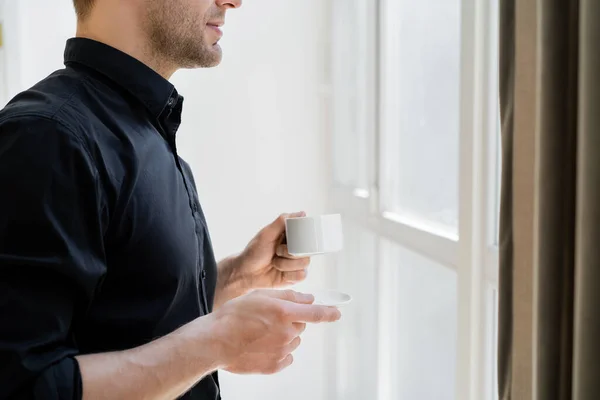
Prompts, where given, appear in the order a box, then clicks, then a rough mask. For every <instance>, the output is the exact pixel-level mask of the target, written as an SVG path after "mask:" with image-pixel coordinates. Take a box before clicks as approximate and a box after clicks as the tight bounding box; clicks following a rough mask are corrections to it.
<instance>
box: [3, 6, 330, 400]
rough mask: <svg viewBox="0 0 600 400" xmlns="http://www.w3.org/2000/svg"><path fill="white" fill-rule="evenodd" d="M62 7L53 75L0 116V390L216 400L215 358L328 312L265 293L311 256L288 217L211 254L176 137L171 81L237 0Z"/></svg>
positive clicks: (238, 368)
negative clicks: (224, 252)
mask: <svg viewBox="0 0 600 400" xmlns="http://www.w3.org/2000/svg"><path fill="white" fill-rule="evenodd" d="M74 2H75V7H76V10H77V14H78V29H77V37H76V38H73V39H70V40H69V41H68V43H67V45H66V50H65V69H62V70H59V71H56V72H55V73H53V74H52V75H51V76H49V77H48V78H46V79H44V80H43V81H41V82H39V83H38V84H36V85H35V86H34V87H33V88H31V89H30V90H27V91H25V92H23V93H21V94H19V95H18V96H16V98H14V99H13V100H12V101H11V102H10V103H9V105H7V107H6V108H5V109H4V110H2V111H1V112H0V188H1V195H0V398H1V399H56V400H58V399H60V400H66V399H81V398H83V399H85V400H93V399H175V398H183V399H202V400H204V399H210V400H214V399H218V398H220V395H219V384H218V377H217V373H216V371H217V370H219V369H224V370H228V371H231V372H233V373H263V374H270V373H275V372H277V371H280V370H282V369H283V368H286V367H287V366H289V365H290V364H291V363H292V356H291V353H292V352H293V351H294V350H295V349H296V348H297V347H298V345H299V344H300V339H299V336H300V334H301V333H302V331H303V330H304V329H305V323H316V322H329V321H336V320H338V319H339V318H340V314H339V311H338V310H336V309H333V308H328V307H321V306H317V305H314V304H312V302H313V301H314V299H313V298H312V296H310V295H305V294H301V293H297V292H293V291H279V290H273V289H275V288H279V287H282V286H285V285H288V284H292V283H295V282H299V281H301V280H303V279H304V278H305V276H306V268H307V266H308V261H309V260H308V259H293V258H291V257H289V254H288V253H287V251H286V248H285V245H281V241H282V240H281V239H282V236H283V233H284V220H285V218H286V215H282V216H281V217H279V218H277V220H276V221H274V222H273V223H271V224H270V225H268V226H266V227H265V228H264V229H263V230H261V231H260V232H259V233H258V234H257V236H256V237H255V238H254V239H253V240H252V241H251V242H250V243H249V245H248V246H247V247H246V248H245V249H244V250H243V251H242V252H241V253H240V254H239V255H238V256H232V257H230V258H227V259H225V260H223V261H221V262H220V263H218V264H217V263H216V261H215V259H214V255H213V251H212V247H211V242H210V238H209V234H208V230H207V228H206V221H205V218H204V215H203V212H202V209H201V208H200V206H199V203H198V197H197V192H196V186H195V183H194V179H193V177H192V173H191V171H190V168H189V166H188V165H187V164H186V163H185V162H184V161H183V160H182V159H181V158H179V157H178V156H177V149H176V141H175V134H176V131H177V128H178V126H179V124H180V121H181V112H182V107H183V98H182V97H181V96H180V95H179V94H178V93H177V91H176V90H175V88H174V87H173V86H172V85H171V84H170V83H169V82H168V78H169V77H170V76H171V75H172V74H173V73H174V72H175V71H176V70H177V69H179V68H196V67H212V66H216V65H217V64H219V62H220V60H221V49H220V47H219V45H218V41H219V39H220V37H221V31H220V29H219V27H220V26H221V25H222V24H223V23H224V20H225V13H226V11H227V10H229V9H234V8H237V7H240V6H241V0H126V1H124V0H75V1H74ZM253 289H261V290H257V291H253ZM250 291H252V292H250ZM249 292H250V293H249Z"/></svg>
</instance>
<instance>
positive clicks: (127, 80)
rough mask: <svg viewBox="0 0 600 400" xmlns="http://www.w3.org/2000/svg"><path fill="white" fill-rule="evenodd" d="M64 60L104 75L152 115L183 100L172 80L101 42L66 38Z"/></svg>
mask: <svg viewBox="0 0 600 400" xmlns="http://www.w3.org/2000/svg"><path fill="white" fill-rule="evenodd" d="M64 60H65V65H67V66H68V65H69V64H70V63H79V64H82V65H85V66H86V67H88V68H92V69H94V70H96V71H97V72H99V73H101V74H103V75H105V76H106V77H108V78H109V79H111V80H112V81H114V82H115V83H116V84H118V85H119V86H121V87H123V88H124V89H126V90H127V91H128V92H129V93H131V94H132V95H133V96H134V97H136V98H137V99H138V100H139V101H141V102H142V103H143V104H144V105H145V106H146V108H147V109H148V111H149V112H150V113H151V114H152V115H153V116H154V117H155V118H158V117H159V116H160V115H161V113H162V112H163V110H165V108H167V107H173V106H174V105H176V104H180V103H181V102H182V100H183V98H182V97H181V96H179V94H178V93H177V90H176V89H175V87H174V86H173V84H172V83H170V82H169V81H168V80H167V79H165V78H163V77H162V76H161V75H160V74H158V73H157V72H156V71H154V70H153V69H152V68H150V67H148V66H147V65H146V64H144V63H142V62H141V61H139V60H137V59H135V58H134V57H132V56H130V55H128V54H127V53H124V52H122V51H120V50H118V49H116V48H114V47H111V46H109V45H106V44H104V43H101V42H98V41H95V40H92V39H87V38H71V39H69V40H67V44H66V48H65V55H64Z"/></svg>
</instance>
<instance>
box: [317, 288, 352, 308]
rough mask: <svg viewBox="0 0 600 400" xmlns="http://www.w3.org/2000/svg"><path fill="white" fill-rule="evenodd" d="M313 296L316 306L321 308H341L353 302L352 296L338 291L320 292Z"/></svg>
mask: <svg viewBox="0 0 600 400" xmlns="http://www.w3.org/2000/svg"><path fill="white" fill-rule="evenodd" d="M313 296H315V302H314V304H316V305H321V306H329V307H339V306H343V305H345V304H348V303H350V302H351V301H352V296H350V295H349V294H346V293H342V292H338V291H337V290H319V291H316V292H313Z"/></svg>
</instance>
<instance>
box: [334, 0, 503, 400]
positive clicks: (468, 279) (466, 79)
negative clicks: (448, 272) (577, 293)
mask: <svg viewBox="0 0 600 400" xmlns="http://www.w3.org/2000/svg"><path fill="white" fill-rule="evenodd" d="M386 1H390V0H373V1H364V0H362V2H363V3H368V4H369V6H367V9H366V10H365V9H363V10H365V11H366V17H365V18H366V19H367V20H368V21H369V22H368V25H367V27H366V28H367V31H368V32H367V35H368V36H367V37H368V39H367V40H368V43H370V44H371V46H370V48H371V49H372V50H371V54H370V55H371V56H372V58H371V59H372V60H373V61H372V62H371V63H370V64H369V68H368V69H367V71H366V72H367V75H368V80H367V82H368V84H367V85H366V86H367V87H368V88H369V90H368V92H367V93H365V96H367V97H368V98H370V99H371V100H372V101H370V102H369V101H367V102H364V101H363V104H371V105H372V106H371V107H369V108H368V109H367V110H362V111H363V112H365V116H366V119H367V121H366V123H365V129H368V132H369V133H370V134H369V136H368V137H369V146H368V149H367V160H368V163H367V165H368V167H369V173H368V176H369V188H368V190H366V191H365V190H356V189H355V188H352V187H344V186H340V185H338V184H336V183H335V182H334V181H333V178H332V182H331V185H330V187H331V190H330V196H329V207H330V208H332V209H335V210H336V211H337V212H340V213H341V214H342V215H343V216H344V218H345V219H349V220H351V221H352V222H353V223H357V224H359V225H360V226H361V227H363V228H364V229H367V230H369V231H371V232H373V233H375V234H376V235H377V236H378V237H381V238H385V239H387V240H390V241H392V242H394V243H397V244H399V245H401V246H403V247H405V248H407V249H409V250H411V251H414V252H417V253H419V254H421V255H423V256H425V257H427V258H430V259H431V260H433V261H435V262H437V263H440V264H442V265H445V266H447V267H449V268H451V269H453V270H454V271H456V272H457V279H458V280H457V285H458V287H457V293H458V299H457V304H458V315H457V318H458V320H457V326H458V332H457V338H458V342H457V355H458V356H457V366H456V399H461V400H481V399H485V400H495V398H497V397H495V396H496V395H495V392H496V391H497V390H495V387H494V382H495V376H494V374H495V367H494V366H493V365H492V362H491V360H490V357H493V351H494V350H495V347H494V346H493V345H492V344H493V343H494V340H493V338H494V337H495V336H496V332H495V330H496V327H497V324H496V318H495V315H494V304H493V303H494V300H493V299H491V297H490V293H492V292H493V291H495V290H497V286H498V259H499V255H498V253H499V252H498V246H497V244H496V243H495V242H496V240H495V238H496V236H495V231H496V230H497V221H498V219H497V196H496V195H497V188H498V171H497V168H496V160H497V157H496V154H497V150H498V146H500V141H499V140H497V138H496V137H495V136H494V134H495V133H496V132H497V123H498V100H497V97H498V92H497V87H498V78H497V74H498V71H497V64H498V58H497V57H498V55H497V53H498V46H497V42H498V33H497V32H498V16H499V13H498V0H485V1H477V0H461V12H460V17H461V27H460V38H461V49H460V52H461V53H460V91H459V93H460V103H459V104H460V107H459V108H460V128H459V135H460V138H459V142H460V151H459V228H458V235H452V234H443V233H441V232H439V231H434V230H431V229H428V228H427V226H426V225H424V224H421V223H419V221H417V220H410V219H408V218H405V217H398V216H396V215H393V214H390V213H387V212H385V211H384V210H383V208H382V207H381V201H380V200H381V199H380V190H379V189H380V188H379V182H380V178H381V176H382V172H383V171H382V166H381V155H382V153H383V148H382V144H383V140H382V132H381V127H382V126H385V124H384V121H382V118H384V116H382V115H381V107H380V101H381V91H380V88H381V87H383V86H384V85H385V84H386V82H385V76H383V75H382V66H381V65H380V64H381V63H380V61H381V55H382V52H383V51H384V50H383V49H382V46H383V44H382V43H383V40H382V39H383V37H382V36H383V32H385V26H382V21H384V20H385V18H383V13H385V4H386ZM332 18H335V10H332ZM332 45H333V46H335V43H332ZM334 73H335V71H331V74H334ZM330 101H333V102H335V96H332V97H331V98H330ZM333 145H334V144H333ZM376 247H380V246H376ZM376 252H377V254H376V255H374V256H375V265H379V264H378V263H379V258H380V257H381V255H380V254H379V249H378V248H376ZM333 279H334V280H335V277H333ZM378 300H379V302H378V304H380V305H381V304H383V303H385V302H382V301H381V299H378ZM496 303H497V301H496ZM377 312H378V313H381V312H382V311H381V307H377ZM378 321H379V323H378V325H377V328H376V329H378V330H379V332H378V336H377V337H379V338H383V337H384V336H385V335H384V332H382V329H384V328H385V321H382V320H381V318H379V319H378ZM490 326H492V329H491V330H490ZM490 340H491V341H490ZM384 345H385V342H382V341H381V340H380V341H379V342H378V346H379V347H380V348H379V349H378V354H379V357H378V365H377V366H376V368H377V369H378V372H379V376H380V379H379V383H378V384H377V385H376V387H374V389H375V390H377V391H378V395H377V399H379V400H388V399H389V400H392V398H391V397H390V396H392V395H393V394H392V393H390V392H389V391H387V390H386V388H385V387H384V386H382V385H384V383H385V380H386V379H389V378H391V377H390V376H387V375H388V374H389V373H391V371H389V370H386V367H385V366H384V364H385V363H383V364H382V360H383V359H384V358H385V356H386V354H385V348H384V347H385V346H384ZM388 357H389V355H388ZM330 358H331V357H330ZM333 358H335V357H333ZM332 363H334V361H332ZM332 366H333V367H335V364H332ZM369 367H375V366H369ZM490 380H492V382H490ZM329 381H330V382H335V379H332V380H329ZM335 393H336V392H335V389H331V391H330V392H329V394H335ZM328 398H335V396H330V397H328ZM340 400H342V399H340ZM344 400H345V399H344Z"/></svg>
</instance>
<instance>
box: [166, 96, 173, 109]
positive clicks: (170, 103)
mask: <svg viewBox="0 0 600 400" xmlns="http://www.w3.org/2000/svg"><path fill="white" fill-rule="evenodd" d="M173 104H175V99H174V98H173V97H169V101H167V105H168V106H169V107H173Z"/></svg>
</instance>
